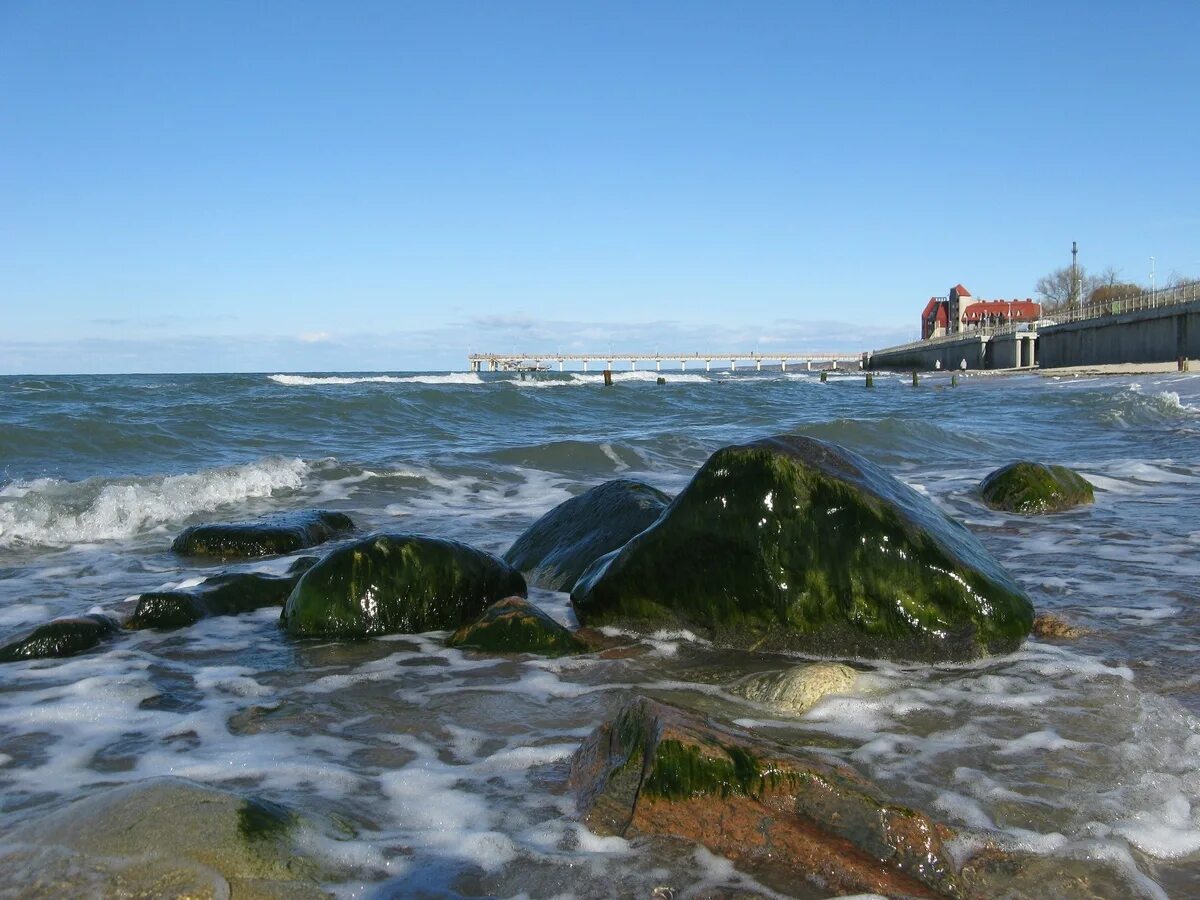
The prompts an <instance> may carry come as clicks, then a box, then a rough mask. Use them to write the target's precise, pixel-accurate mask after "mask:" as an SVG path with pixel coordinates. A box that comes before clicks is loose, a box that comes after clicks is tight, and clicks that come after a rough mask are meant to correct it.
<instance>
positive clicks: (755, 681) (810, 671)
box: [730, 663, 858, 716]
mask: <svg viewBox="0 0 1200 900" xmlns="http://www.w3.org/2000/svg"><path fill="white" fill-rule="evenodd" d="M857 680H858V672H856V671H855V670H854V669H852V668H850V667H849V666H844V665H842V664H841V663H813V664H812V665H807V666H796V667H795V668H791V669H787V670H785V671H783V672H771V673H768V674H766V675H752V676H750V677H749V678H744V679H742V680H741V681H739V682H738V683H737V684H735V685H733V687H732V688H731V689H730V690H732V691H733V692H734V693H735V694H739V695H741V696H743V697H745V698H746V699H747V700H753V701H754V702H755V703H761V704H763V705H764V706H771V707H774V708H775V709H777V710H779V711H780V712H785V713H791V714H792V715H796V716H798V715H800V714H801V713H805V712H807V711H808V710H810V709H812V707H814V706H816V705H817V701H819V700H820V699H821V698H822V697H824V696H825V695H826V694H844V693H847V692H849V691H851V690H853V688H854V683H855V681H857Z"/></svg>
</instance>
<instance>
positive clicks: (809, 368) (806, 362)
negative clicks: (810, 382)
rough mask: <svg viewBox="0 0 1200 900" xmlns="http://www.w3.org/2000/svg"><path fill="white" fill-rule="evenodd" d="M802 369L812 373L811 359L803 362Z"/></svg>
mask: <svg viewBox="0 0 1200 900" xmlns="http://www.w3.org/2000/svg"><path fill="white" fill-rule="evenodd" d="M804 368H805V369H807V370H808V371H809V372H811V371H812V360H811V359H806V360H805V361H804Z"/></svg>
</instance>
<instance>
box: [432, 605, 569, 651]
mask: <svg viewBox="0 0 1200 900" xmlns="http://www.w3.org/2000/svg"><path fill="white" fill-rule="evenodd" d="M446 644H447V645H448V646H450V647H464V648H469V649H474V650H486V651H488V652H489V653H536V654H538V655H539V656H565V655H566V654H568V653H583V652H585V651H587V649H588V647H587V645H585V644H584V643H583V642H582V641H580V640H578V639H577V638H576V637H575V635H573V634H571V632H570V631H568V630H567V629H566V628H564V627H563V626H562V625H560V624H559V623H558V622H555V621H554V620H553V619H552V618H550V616H548V615H547V614H546V613H545V612H543V611H542V610H540V609H538V608H537V607H536V606H534V605H533V604H532V603H530V602H529V601H528V600H525V599H523V598H521V597H507V598H505V599H504V600H501V601H500V602H499V603H493V604H492V605H491V606H489V607H488V608H487V609H486V610H484V612H483V615H482V616H480V617H479V618H478V619H477V620H475V621H474V622H472V623H471V624H470V625H464V626H463V627H462V628H460V629H458V631H456V632H454V634H452V635H451V636H450V639H449V640H448V641H446Z"/></svg>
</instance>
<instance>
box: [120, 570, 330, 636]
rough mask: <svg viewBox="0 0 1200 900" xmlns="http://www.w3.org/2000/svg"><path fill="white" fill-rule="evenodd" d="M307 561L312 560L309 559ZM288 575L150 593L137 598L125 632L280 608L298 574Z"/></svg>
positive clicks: (242, 575)
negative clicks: (268, 607) (264, 608)
mask: <svg viewBox="0 0 1200 900" xmlns="http://www.w3.org/2000/svg"><path fill="white" fill-rule="evenodd" d="M309 559H314V561H315V558H313V557H309ZM309 567H311V566H308V567H305V568H301V569H299V570H296V569H295V566H293V567H292V569H289V573H293V574H288V575H265V574H263V573H261V572H222V573H220V574H217V575H212V576H210V577H209V578H207V579H205V581H204V583H203V584H200V585H197V586H196V587H195V588H192V589H191V590H187V591H152V592H150V593H147V594H142V595H141V597H139V598H138V605H137V609H136V610H134V613H133V615H132V616H130V618H129V621H128V622H127V623H126V627H127V628H132V629H143V628H161V629H172V628H185V627H187V626H188V625H193V624H195V623H196V622H198V621H200V620H201V619H203V618H207V617H208V616H236V615H240V614H242V613H246V612H250V611H252V610H256V609H262V608H263V607H265V606H283V604H284V603H285V602H286V601H287V598H288V595H289V594H290V593H291V591H292V589H293V588H294V587H295V586H296V582H298V581H299V580H300V575H301V573H302V572H304V571H306V570H307V568H309Z"/></svg>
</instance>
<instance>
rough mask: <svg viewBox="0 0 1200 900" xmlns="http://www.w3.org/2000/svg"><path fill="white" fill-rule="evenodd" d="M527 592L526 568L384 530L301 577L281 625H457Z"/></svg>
mask: <svg viewBox="0 0 1200 900" xmlns="http://www.w3.org/2000/svg"><path fill="white" fill-rule="evenodd" d="M512 595H519V596H524V595H525V579H524V578H522V577H521V573H520V572H518V571H516V570H515V569H512V568H510V567H509V566H508V565H507V564H505V563H504V562H502V561H501V560H499V559H497V558H496V557H495V556H492V555H491V554H490V553H484V552H483V551H482V550H476V549H475V548H474V547H469V546H467V545H466V544H461V543H459V542H458V541H450V540H444V539H441V538H431V537H425V536H423V535H415V534H377V535H373V536H371V537H369V538H365V539H364V540H361V541H357V542H355V543H353V544H347V545H345V546H343V547H338V548H337V549H336V550H333V551H332V552H331V553H329V554H328V555H327V556H326V557H325V558H324V559H322V560H321V561H320V562H319V563H317V564H316V565H315V566H313V567H312V568H311V569H309V570H308V571H307V572H305V573H304V575H303V576H301V578H300V581H299V583H298V584H297V585H296V587H295V588H294V589H293V590H292V593H291V596H289V597H288V599H287V603H286V605H285V606H284V608H283V616H282V618H281V624H282V625H283V627H284V628H286V629H287V631H288V632H289V633H290V634H292V635H294V636H296V637H366V636H368V635H374V634H416V633H420V632H423V631H432V630H437V629H456V628H460V627H462V626H463V625H465V624H467V623H468V622H470V621H472V620H473V619H475V618H476V617H478V616H479V615H480V614H481V613H482V612H483V611H484V610H485V609H486V608H487V607H488V606H489V605H490V604H492V603H495V602H496V601H497V600H500V599H503V598H504V597H509V596H512Z"/></svg>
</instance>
